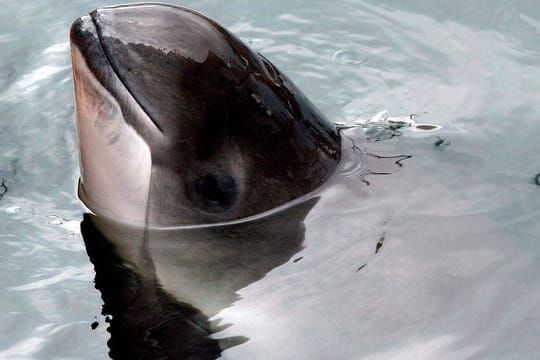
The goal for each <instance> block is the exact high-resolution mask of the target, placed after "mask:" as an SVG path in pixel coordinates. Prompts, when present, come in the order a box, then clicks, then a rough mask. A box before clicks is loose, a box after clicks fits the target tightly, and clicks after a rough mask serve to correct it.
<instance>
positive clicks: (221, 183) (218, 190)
mask: <svg viewBox="0 0 540 360" xmlns="http://www.w3.org/2000/svg"><path fill="white" fill-rule="evenodd" d="M186 190H187V196H188V198H189V199H190V200H191V201H193V203H194V205H195V206H197V207H199V208H201V209H203V210H206V211H209V212H223V211H225V210H227V209H230V208H231V207H232V206H233V205H234V203H235V201H236V198H237V195H238V190H237V188H236V182H235V180H234V178H233V177H232V176H229V175H221V174H206V175H204V176H201V177H199V178H197V179H195V180H194V181H193V182H192V183H191V184H188V188H187V189H186Z"/></svg>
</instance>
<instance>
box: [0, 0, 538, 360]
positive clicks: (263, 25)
mask: <svg viewBox="0 0 540 360" xmlns="http://www.w3.org/2000/svg"><path fill="white" fill-rule="evenodd" d="M173 2H174V1H173ZM112 3H113V2H106V1H86V0H85V1H77V2H76V3H75V2H72V1H56V2H50V3H48V2H46V1H40V2H35V1H19V2H9V1H1V2H0V5H1V6H0V9H1V10H0V48H1V52H0V153H1V157H0V184H1V185H0V274H2V277H1V280H0V299H1V300H0V302H1V304H2V308H3V311H2V312H1V313H0V319H1V322H0V323H1V325H0V332H1V334H2V336H0V358H6V359H50V358H55V359H103V358H106V357H107V353H108V351H109V350H108V347H107V340H108V339H109V333H108V332H107V331H106V329H107V326H108V324H107V323H106V322H105V318H104V317H103V315H101V307H102V300H101V297H100V293H99V292H98V291H97V290H96V289H95V287H94V284H93V279H94V276H95V272H94V268H93V265H92V264H91V262H90V261H89V258H88V255H87V253H86V249H85V246H84V243H83V240H82V238H81V234H80V230H79V223H80V221H81V219H82V214H83V210H82V208H81V206H80V205H79V202H78V200H77V199H76V197H75V187H76V181H77V178H78V155H77V144H76V138H75V126H74V108H73V95H72V93H73V91H72V87H73V84H72V81H71V68H70V59H69V44H68V29H69V26H70V24H71V22H72V21H73V19H75V18H76V17H77V16H80V15H82V14H84V13H86V12H88V11H89V10H91V9H92V8H95V7H97V6H100V5H104V4H112ZM177 3H178V4H181V5H185V6H188V7H191V8H194V9H197V10H199V11H201V12H203V13H205V14H206V15H208V16H210V17H212V18H214V19H216V20H217V21H218V22H220V23H221V24H223V25H224V26H226V27H227V28H229V29H230V30H231V31H232V32H234V33H235V34H237V35H238V36H240V37H241V38H242V39H243V40H245V41H246V42H247V43H248V44H250V46H252V47H253V48H254V49H257V50H259V51H261V52H262V53H263V54H264V55H265V56H266V57H268V58H269V59H270V60H271V61H272V62H273V63H274V64H275V65H277V66H278V67H279V68H280V69H281V70H282V71H283V72H285V73H287V74H288V76H289V77H290V78H291V79H292V80H293V81H295V82H296V83H297V85H298V86H299V87H300V88H301V89H303V90H304V92H305V93H306V94H307V95H308V97H310V99H311V100H312V101H313V102H314V103H316V104H317V105H318V106H319V107H320V109H321V110H322V111H323V112H324V113H325V114H326V115H327V116H328V118H330V119H331V120H333V121H339V122H346V123H350V124H352V123H353V122H354V121H356V120H357V119H359V118H369V117H371V116H373V115H374V114H375V113H377V112H379V111H381V110H384V109H388V111H389V114H393V115H406V114H410V113H416V114H420V115H421V117H419V118H418V121H420V120H422V121H425V122H428V123H433V124H438V125H442V126H443V130H441V131H439V132H437V133H436V134H431V135H424V136H420V135H419V134H418V133H412V132H406V131H404V132H403V134H402V136H396V137H393V138H391V139H387V140H384V141H380V142H369V141H367V140H365V139H364V141H361V142H360V144H359V146H360V147H361V148H362V149H364V150H365V151H367V152H372V153H376V154H379V155H388V156H392V155H401V154H404V155H410V156H412V157H411V158H410V159H408V160H406V161H405V162H403V167H397V168H396V167H394V166H391V167H390V168H391V170H392V171H391V172H392V174H391V175H388V176H373V175H372V176H368V177H367V178H366V179H365V180H367V181H368V182H369V185H367V184H366V183H365V182H362V181H359V180H354V179H352V180H348V181H343V182H342V183H339V184H336V185H335V186H333V187H331V188H330V189H328V190H327V191H326V192H325V193H323V194H322V198H321V200H320V201H319V202H318V204H317V205H316V206H315V207H314V208H313V210H311V212H310V213H309V215H308V216H307V218H306V220H305V224H306V233H305V238H304V242H303V245H302V249H298V250H299V252H295V253H294V255H293V256H292V257H291V258H290V260H288V261H286V262H285V263H283V264H281V265H279V266H277V267H275V268H274V269H273V270H271V271H270V272H269V273H268V274H266V276H264V277H262V278H261V279H258V280H257V281H255V282H252V283H251V284H249V285H247V286H245V287H243V288H242V289H240V290H238V291H237V295H238V296H237V298H236V300H235V301H234V302H233V303H232V305H231V306H229V307H227V308H225V309H222V310H220V311H219V312H218V313H217V314H216V315H215V318H216V319H221V322H222V323H224V324H231V326H230V327H228V328H227V329H225V330H224V331H222V332H221V333H219V334H216V337H229V336H231V337H234V336H243V337H245V338H248V341H247V342H244V343H243V344H241V345H238V346H235V347H232V348H230V349H229V350H227V351H226V352H225V353H224V357H225V358H231V359H252V358H257V359H276V358H284V359H285V358H292V359H316V358H320V359H327V358H332V359H352V358H368V359H388V358H397V359H402V358H405V359H406V358H438V359H464V358H471V359H475V358H478V359H481V358H482V359H483V358H490V359H508V358H512V359H531V358H536V357H540V345H539V342H538V334H539V330H540V329H539V325H538V324H539V323H540V308H539V307H538V304H539V303H540V247H539V246H538V242H537V241H538V234H539V233H540V221H539V218H540V212H539V210H538V209H539V207H540V186H538V185H537V184H535V183H534V177H535V176H536V174H538V173H540V161H539V158H538V153H539V151H540V145H539V144H540V142H539V141H538V134H540V121H539V119H540V43H539V42H538V37H539V33H540V5H539V4H538V3H537V2H535V1H519V2H517V1H513V2H512V1H475V2H465V1H458V2H456V1H438V2H437V4H434V3H433V2H430V1H421V0H416V1H407V2H406V3H403V2H399V3H398V2H396V1H359V0H349V1H345V0H342V1H334V2H328V1H324V2H323V1H318V0H316V1H309V2H308V1H298V0H292V1H286V2H285V1H283V2H281V1H271V2H262V3H261V2H247V1H227V2H226V1H185V2H181V3H180V2H177ZM357 135H358V134H357ZM357 137H358V138H359V139H360V140H361V139H362V138H363V137H362V136H361V134H360V135H358V136H357ZM439 137H440V138H442V139H444V140H447V141H449V142H450V145H449V146H445V147H437V146H435V144H436V143H437V141H439V140H440V138H439ZM385 166H386V165H385ZM381 243H382V246H378V245H377V244H381ZM377 248H378V249H379V250H378V252H377V254H375V250H376V249H377ZM96 322H97V328H95V329H93V327H95V325H96V324H95V323H96ZM92 325H94V326H92Z"/></svg>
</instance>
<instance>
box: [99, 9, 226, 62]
mask: <svg viewBox="0 0 540 360" xmlns="http://www.w3.org/2000/svg"><path fill="white" fill-rule="evenodd" d="M92 18H93V19H94V22H95V23H96V25H97V26H98V28H99V32H100V34H101V36H102V37H113V38H115V39H117V40H119V41H121V42H123V43H124V44H144V45H145V46H151V47H153V48H155V49H158V50H161V51H163V52H165V53H168V52H172V53H175V54H178V55H182V56H183V57H187V58H191V59H193V60H195V61H197V62H203V61H204V60H205V59H206V58H207V57H208V53H209V52H210V51H212V52H214V53H217V54H220V53H221V54H225V53H228V52H230V51H231V50H230V47H229V45H228V43H227V41H225V39H224V34H223V31H222V29H221V27H219V26H217V24H215V23H214V22H213V21H212V20H210V19H208V18H206V17H204V16H203V15H201V14H199V13H197V12H195V11H192V10H188V9H185V8H181V7H176V6H169V5H163V4H136V5H121V6H116V7H105V8H100V9H97V10H94V11H93V12H92Z"/></svg>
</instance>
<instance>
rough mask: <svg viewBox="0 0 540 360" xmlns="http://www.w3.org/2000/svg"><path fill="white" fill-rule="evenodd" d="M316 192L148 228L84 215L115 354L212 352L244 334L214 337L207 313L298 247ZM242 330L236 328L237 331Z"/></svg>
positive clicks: (204, 355) (196, 355)
mask: <svg viewBox="0 0 540 360" xmlns="http://www.w3.org/2000/svg"><path fill="white" fill-rule="evenodd" d="M316 202H317V198H312V199H311V200H308V201H306V202H304V203H301V204H299V205H296V206H294V207H291V208H288V209H286V210H283V211H281V212H278V213H275V214H273V215H270V216H267V217H264V218H261V219H258V220H254V221H251V222H247V223H241V224H235V225H227V226H219V227H209V228H197V229H185V230H181V229H177V230H165V231H163V230H161V231H149V230H148V229H144V228H135V227H128V226H126V225H121V224H119V223H114V222H112V221H110V220H107V219H104V218H100V217H97V216H94V215H89V214H88V215H85V218H84V221H83V222H82V224H81V230H82V234H83V237H84V241H85V244H86V249H87V252H88V254H89V256H90V260H91V261H92V263H93V264H94V267H95V270H96V279H95V284H96V287H97V288H98V289H99V290H100V291H101V294H102V298H103V300H104V307H103V314H104V315H112V319H111V321H110V327H109V332H110V333H111V339H110V340H109V343H108V344H109V347H110V356H111V357H112V358H113V359H214V358H217V357H219V355H220V353H221V351H222V350H223V349H225V348H228V347H231V346H234V345H237V344H240V343H242V342H244V341H246V339H245V338H242V337H241V336H239V337H238V338H227V339H220V340H215V339H213V338H211V337H210V335H211V334H212V333H213V332H214V331H215V330H217V329H216V328H214V327H213V326H212V325H211V324H210V322H209V321H208V317H210V316H212V315H214V314H216V313H217V312H218V311H219V310H221V309H223V308H225V307H227V306H229V305H230V304H231V303H233V302H234V301H235V299H237V294H236V291H237V290H239V289H241V288H243V287H245V286H247V285H249V284H250V283H252V282H254V281H256V280H258V279H260V278H262V277H263V276H264V275H265V274H266V273H267V272H269V271H270V270H272V269H273V268H275V267H276V266H279V265H281V264H283V263H285V262H287V261H288V260H289V259H290V258H291V256H293V255H294V254H295V253H296V252H298V251H299V250H300V249H301V247H302V241H303V239H304V231H305V227H304V224H303V220H304V218H305V217H306V215H307V213H308V212H309V210H310V209H311V208H312V207H313V206H314V205H315V203H316ZM239 335H241V334H239Z"/></svg>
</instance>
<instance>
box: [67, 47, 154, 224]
mask: <svg viewBox="0 0 540 360" xmlns="http://www.w3.org/2000/svg"><path fill="white" fill-rule="evenodd" d="M72 61H73V78H74V85H75V104H76V114H77V133H78V137H79V146H80V149H79V150H80V166H81V186H80V189H79V190H80V194H81V195H80V196H81V200H82V201H83V202H84V204H85V205H86V206H87V207H88V208H89V209H90V210H92V211H93V212H95V213H96V214H97V215H102V216H106V217H110V218H113V219H115V220H117V221H121V222H129V223H139V224H143V223H144V222H145V220H146V209H147V202H148V193H149V187H150V172H151V166H152V160H151V154H150V148H149V147H148V145H147V144H146V142H145V141H144V140H143V138H142V137H141V136H140V135H139V134H138V133H137V132H136V131H135V129H134V128H133V127H131V126H130V125H129V124H127V123H126V122H125V120H124V118H123V116H122V111H121V109H120V106H119V104H118V102H117V101H116V99H115V98H114V97H113V96H112V95H111V94H110V93H109V92H108V91H107V90H106V89H105V88H104V87H103V85H101V84H100V83H99V81H98V80H97V79H96V78H95V76H94V75H93V74H92V72H91V71H90V70H89V69H88V66H87V64H86V62H85V60H84V58H83V56H82V55H81V53H80V51H79V50H78V49H77V47H76V46H72ZM110 81H117V79H110ZM126 92H127V91H126ZM127 96H129V95H127ZM139 111H141V112H142V110H139Z"/></svg>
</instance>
